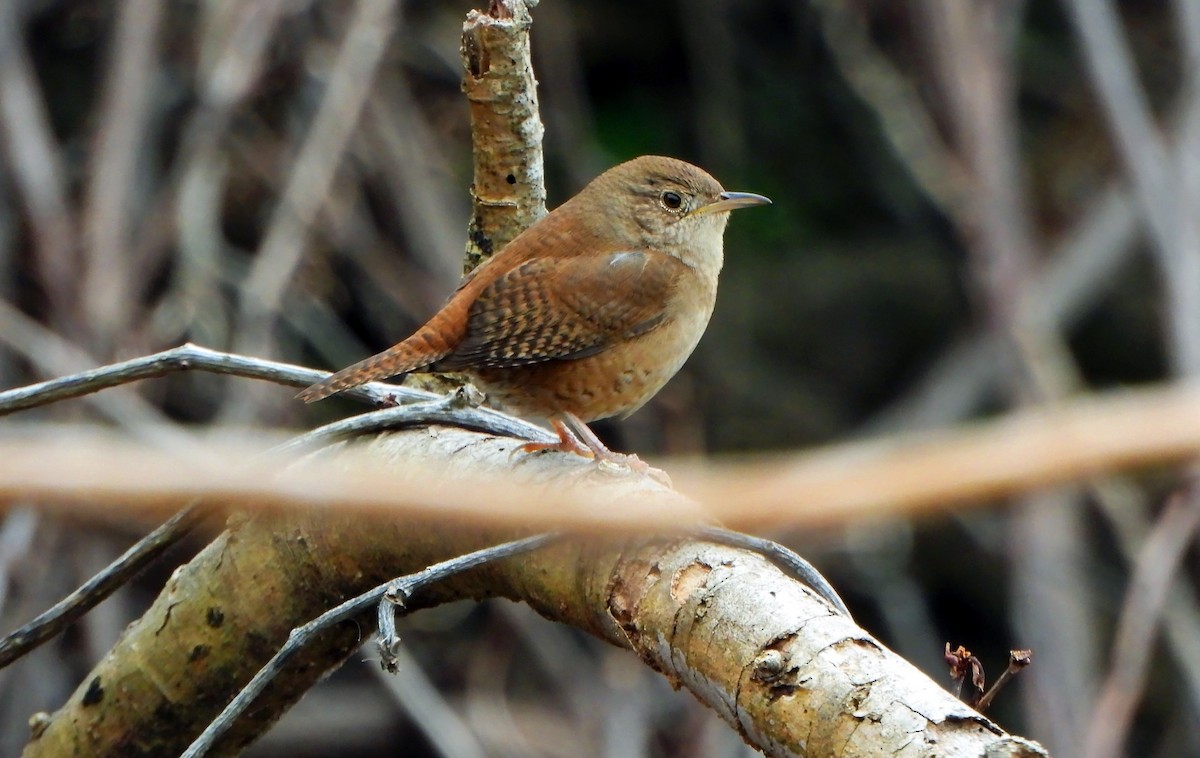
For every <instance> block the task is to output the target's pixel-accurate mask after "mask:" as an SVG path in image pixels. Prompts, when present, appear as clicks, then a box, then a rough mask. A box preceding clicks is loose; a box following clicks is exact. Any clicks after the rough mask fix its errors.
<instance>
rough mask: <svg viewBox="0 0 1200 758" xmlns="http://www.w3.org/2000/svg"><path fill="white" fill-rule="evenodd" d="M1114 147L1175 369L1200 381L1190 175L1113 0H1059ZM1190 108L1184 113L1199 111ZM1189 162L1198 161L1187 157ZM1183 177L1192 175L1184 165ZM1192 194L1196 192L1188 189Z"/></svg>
mask: <svg viewBox="0 0 1200 758" xmlns="http://www.w3.org/2000/svg"><path fill="white" fill-rule="evenodd" d="M1064 4H1065V5H1066V6H1067V10H1068V11H1069V15H1070V17H1071V21H1072V23H1073V24H1074V26H1075V31H1076V35H1077V36H1078V38H1079V41H1080V46H1081V47H1082V52H1083V56H1084V59H1085V61H1086V63H1087V65H1088V69H1089V71H1090V73H1091V77H1092V81H1093V84H1094V86H1095V89H1096V93H1097V95H1098V96H1099V98H1100V102H1101V104H1102V105H1103V107H1104V114H1105V116H1106V118H1107V119H1108V121H1109V124H1110V127H1111V129H1112V131H1113V136H1114V137H1115V142H1116V147H1117V149H1118V152H1119V153H1120V155H1121V158H1122V161H1123V163H1124V165H1125V170H1126V173H1127V174H1128V175H1129V177H1130V180H1131V184H1132V186H1133V188H1134V192H1135V194H1136V197H1137V201H1138V204H1139V206H1140V207H1141V210H1142V215H1143V217H1144V218H1145V219H1146V222H1147V230H1148V231H1149V233H1150V238H1151V241H1152V242H1153V246H1152V249H1153V250H1154V251H1155V253H1156V259H1157V261H1158V266H1159V270H1160V276H1161V281H1162V286H1163V290H1164V292H1165V293H1166V295H1167V301H1168V307H1167V308H1166V309H1165V311H1164V316H1165V319H1166V327H1167V335H1168V340H1169V342H1168V344H1169V346H1170V356H1171V359H1172V363H1173V367H1174V370H1175V371H1176V373H1177V374H1179V375H1196V374H1200V225H1198V223H1197V222H1196V220H1195V218H1194V217H1195V214H1194V213H1191V212H1189V211H1188V207H1189V206H1188V205H1187V203H1189V202H1192V201H1194V199H1195V198H1194V196H1193V197H1191V198H1189V195H1188V194H1187V192H1186V190H1187V189H1188V188H1187V186H1186V184H1187V183H1188V182H1187V176H1186V175H1185V174H1180V173H1178V171H1177V170H1176V165H1177V164H1174V163H1172V161H1171V160H1170V158H1171V156H1170V155H1169V152H1168V150H1167V146H1166V145H1165V141H1164V138H1163V134H1162V131H1161V130H1160V129H1159V128H1158V125H1157V124H1156V123H1155V120H1154V117H1153V114H1152V112H1151V110H1150V106H1149V104H1148V103H1147V101H1146V97H1145V94H1144V93H1143V92H1142V90H1141V87H1140V86H1139V84H1138V81H1137V73H1136V65H1135V64H1134V61H1133V56H1132V54H1131V53H1130V51H1129V46H1128V44H1127V43H1126V41H1125V39H1124V37H1123V36H1122V34H1121V28H1120V18H1119V16H1118V14H1117V11H1116V9H1115V7H1114V6H1113V3H1112V2H1111V0H1064ZM1196 92H1197V88H1196V87H1193V86H1189V87H1187V88H1186V89H1185V93H1186V94H1187V95H1189V102H1187V103H1185V105H1186V106H1187V107H1185V112H1188V113H1190V112H1191V110H1192V109H1193V107H1195V106H1196V105H1200V104H1197V103H1195V102H1191V97H1190V96H1191V95H1194V94H1195V93H1196ZM1194 129H1195V127H1194V126H1192V125H1191V124H1189V123H1188V120H1187V119H1185V124H1184V129H1183V132H1182V134H1183V138H1182V140H1181V147H1182V152H1183V154H1184V156H1185V157H1186V156H1187V155H1188V153H1191V152H1194V145H1193V144H1192V143H1194V142H1195V141H1196V140H1195V139H1194V137H1193V135H1192V133H1191V132H1192V131H1193V130H1194ZM1192 157H1193V158H1194V157H1195V156H1192ZM1181 163H1182V164H1183V166H1182V167H1180V169H1179V170H1180V171H1184V172H1186V171H1189V170H1190V169H1189V168H1188V167H1187V164H1188V163H1194V160H1193V161H1182V162H1181ZM1193 189H1194V188H1193Z"/></svg>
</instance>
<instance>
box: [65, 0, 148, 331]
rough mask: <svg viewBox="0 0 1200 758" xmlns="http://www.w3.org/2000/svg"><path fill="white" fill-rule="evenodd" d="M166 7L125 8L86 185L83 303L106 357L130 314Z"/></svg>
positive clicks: (135, 1)
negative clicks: (141, 172)
mask: <svg viewBox="0 0 1200 758" xmlns="http://www.w3.org/2000/svg"><path fill="white" fill-rule="evenodd" d="M164 9H165V6H164V4H163V3H161V2H158V0H129V2H126V3H123V4H122V5H121V12H120V14H119V18H118V21H117V34H116V38H115V40H114V44H113V55H114V57H113V61H112V68H111V69H110V71H109V75H108V79H107V82H106V85H105V89H106V104H105V107H104V116H103V119H102V121H103V123H102V126H101V128H100V133H99V136H98V138H97V139H96V143H95V154H94V157H93V163H92V169H91V177H90V182H89V184H88V191H87V211H86V213H85V214H84V219H85V220H84V241H85V242H84V251H85V255H84V257H83V264H84V266H83V288H82V299H83V302H82V306H83V313H84V319H85V322H86V323H87V325H88V327H89V334H90V335H91V336H92V337H93V339H96V340H98V341H99V342H100V343H101V344H104V345H105V347H104V349H102V350H101V351H100V352H101V353H102V354H105V355H107V354H108V353H109V351H110V349H111V348H112V347H113V346H114V345H115V343H117V342H119V341H120V336H121V333H122V332H123V331H124V330H125V328H126V325H127V324H128V323H129V322H130V320H131V317H132V315H133V309H134V305H133V303H132V302H131V298H130V292H131V291H132V286H131V283H132V280H133V279H134V278H135V276H136V272H135V271H134V269H133V267H132V265H131V264H132V261H131V256H130V243H131V240H132V237H133V231H134V230H133V220H134V216H135V213H134V205H135V202H136V200H137V199H138V198H136V197H135V196H134V195H135V184H136V179H137V173H138V165H139V163H141V162H144V161H145V160H147V156H146V151H147V148H148V145H147V143H148V141H149V140H148V133H147V132H148V126H149V118H148V116H149V111H150V103H151V98H150V96H151V93H152V92H153V84H154V76H155V73H156V65H155V59H156V53H157V50H156V48H157V45H158V29H159V23H160V22H161V20H162V16H163V12H164Z"/></svg>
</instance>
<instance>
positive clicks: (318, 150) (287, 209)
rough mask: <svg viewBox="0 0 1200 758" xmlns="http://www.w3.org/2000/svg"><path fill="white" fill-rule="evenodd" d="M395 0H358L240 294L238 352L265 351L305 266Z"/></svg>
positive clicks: (383, 46) (390, 24) (388, 29)
mask: <svg viewBox="0 0 1200 758" xmlns="http://www.w3.org/2000/svg"><path fill="white" fill-rule="evenodd" d="M395 15H396V1H395V0H359V1H358V2H357V3H356V4H355V8H354V14H353V16H352V18H351V21H350V25H349V28H348V29H347V31H346V34H345V37H344V38H343V40H342V43H341V45H340V46H339V48H338V53H337V57H336V59H335V60H334V62H333V66H332V69H331V70H330V75H329V80H328V82H326V84H325V97H324V99H323V100H322V101H321V106H320V109H319V110H318V111H317V115H316V117H315V118H314V120H313V124H312V127H311V128H310V130H309V133H308V135H307V137H305V140H304V144H303V145H302V146H301V148H300V152H299V155H298V156H297V158H296V164H295V167H294V168H293V169H292V172H291V175H290V176H289V177H288V183H287V188H286V189H285V190H284V193H283V197H281V198H280V199H279V203H278V205H277V206H276V208H275V212H274V214H273V215H272V217H271V222H270V225H269V226H268V229H267V232H266V235H265V238H264V239H263V242H262V245H261V246H260V247H259V251H258V255H257V256H256V257H255V260H254V265H253V267H252V268H251V269H250V273H249V275H248V277H247V278H246V282H245V284H244V285H243V287H242V289H241V292H240V293H239V297H238V322H237V323H238V335H237V346H238V347H237V349H236V351H235V352H240V353H246V354H251V355H260V354H261V355H265V354H266V353H268V352H270V341H271V339H270V338H271V332H272V329H273V327H274V324H275V320H276V318H277V317H278V313H279V309H280V307H281V305H282V302H283V295H284V292H285V291H286V289H287V286H288V284H289V283H290V282H291V280H292V275H293V274H294V273H295V271H296V267H297V266H299V264H300V260H301V258H302V256H303V254H304V250H305V248H306V245H305V240H306V237H307V235H308V231H309V227H310V226H311V224H312V222H313V219H314V217H315V216H316V214H317V213H318V211H319V210H320V209H321V205H322V204H323V203H324V202H325V198H326V195H327V194H328V192H329V188H330V186H331V185H332V183H333V178H334V173H335V172H336V170H337V168H338V166H339V165H340V164H341V159H342V154H343V152H344V151H345V148H346V144H347V142H348V141H349V138H350V134H351V132H352V131H353V130H354V128H355V126H356V124H357V123H358V118H359V115H360V114H361V112H362V109H363V106H364V104H365V103H366V100H367V96H368V94H369V93H370V91H371V84H372V82H373V81H374V77H375V72H376V69H377V68H378V66H379V63H380V61H381V60H382V58H383V53H384V50H385V49H386V46H387V41H388V39H390V37H391V35H392V31H393V27H394V25H395Z"/></svg>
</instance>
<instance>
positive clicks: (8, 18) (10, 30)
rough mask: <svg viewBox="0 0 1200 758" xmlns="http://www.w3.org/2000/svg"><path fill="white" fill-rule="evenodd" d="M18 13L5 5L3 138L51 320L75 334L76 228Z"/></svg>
mask: <svg viewBox="0 0 1200 758" xmlns="http://www.w3.org/2000/svg"><path fill="white" fill-rule="evenodd" d="M19 8H20V4H19V3H16V2H0V136H2V137H3V139H4V147H5V149H6V152H7V154H8V164H9V166H11V169H10V170H11V172H12V177H13V182H14V184H15V185H16V187H17V193H18V194H19V195H20V197H21V199H22V201H23V203H24V205H25V207H26V209H27V210H28V213H29V219H30V225H31V226H32V228H33V238H34V249H35V252H36V255H35V258H34V261H35V270H36V271H37V274H38V277H39V279H40V280H41V281H40V284H41V286H42V288H43V290H44V291H45V292H46V295H47V297H48V298H49V300H50V303H51V305H52V315H51V320H52V321H53V322H54V323H55V325H56V326H59V327H64V328H70V327H71V326H72V324H71V322H70V321H69V320H68V319H69V318H70V317H71V316H72V315H73V312H74V307H73V306H74V303H75V300H76V294H77V293H76V286H75V282H76V277H75V276H74V272H75V271H76V269H77V266H76V259H77V250H76V245H77V242H78V240H77V239H76V222H75V219H74V217H73V216H72V215H71V208H70V203H69V200H68V198H67V189H66V178H65V173H66V172H65V170H64V168H63V165H62V161H61V156H60V153H59V151H58V145H57V144H56V143H55V141H54V136H53V133H52V131H51V128H50V116H49V114H48V113H47V110H46V104H45V102H43V99H42V97H41V93H40V92H39V90H38V84H37V80H36V77H35V75H34V72H33V66H32V64H31V62H30V60H29V55H28V52H27V51H26V49H25V43H24V41H23V40H22V39H21V32H22V30H23V23H22V19H21V17H20V13H19Z"/></svg>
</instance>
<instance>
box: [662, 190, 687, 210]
mask: <svg viewBox="0 0 1200 758" xmlns="http://www.w3.org/2000/svg"><path fill="white" fill-rule="evenodd" d="M661 200H662V204H663V207H664V208H666V209H667V210H672V211H677V210H679V209H680V208H682V207H683V196H682V195H680V194H679V193H678V192H672V191H670V190H667V191H666V192H664V193H662V197H661Z"/></svg>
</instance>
